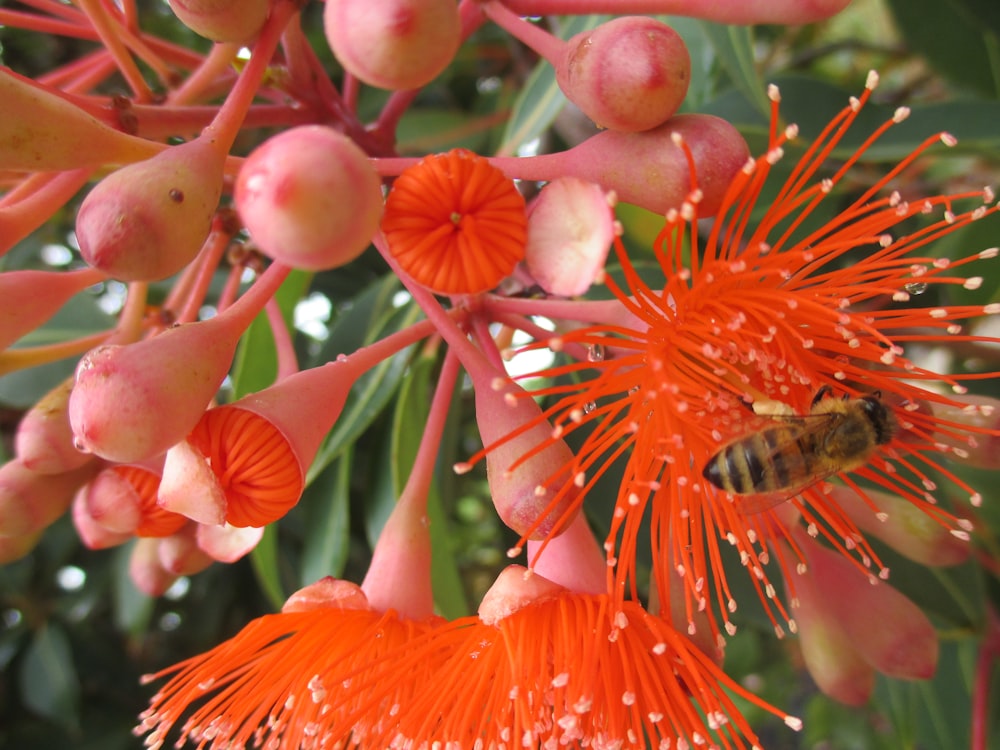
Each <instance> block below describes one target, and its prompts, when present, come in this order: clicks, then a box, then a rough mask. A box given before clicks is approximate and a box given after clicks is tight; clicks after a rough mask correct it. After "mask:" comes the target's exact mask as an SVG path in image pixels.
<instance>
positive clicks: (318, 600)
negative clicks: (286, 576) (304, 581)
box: [281, 576, 371, 612]
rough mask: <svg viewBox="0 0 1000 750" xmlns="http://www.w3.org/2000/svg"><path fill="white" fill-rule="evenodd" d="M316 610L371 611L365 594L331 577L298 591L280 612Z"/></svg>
mask: <svg viewBox="0 0 1000 750" xmlns="http://www.w3.org/2000/svg"><path fill="white" fill-rule="evenodd" d="M317 609H371V607H370V606H369V604H368V599H367V597H365V592H364V591H362V590H361V587H360V586H358V585H357V584H356V583H352V582H351V581H344V580H341V579H339V578H334V577H333V576H326V578H321V579H319V580H318V581H316V583H310V584H309V585H308V586H306V587H304V588H301V589H299V590H298V591H296V592H295V593H294V594H292V595H291V596H290V597H288V600H287V601H286V602H285V604H284V606H282V608H281V611H282V612H312V611H314V610H317Z"/></svg>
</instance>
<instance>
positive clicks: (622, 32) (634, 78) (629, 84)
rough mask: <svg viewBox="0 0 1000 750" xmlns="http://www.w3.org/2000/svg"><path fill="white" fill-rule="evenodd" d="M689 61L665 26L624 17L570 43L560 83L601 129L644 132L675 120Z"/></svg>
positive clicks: (559, 69)
mask: <svg viewBox="0 0 1000 750" xmlns="http://www.w3.org/2000/svg"><path fill="white" fill-rule="evenodd" d="M690 80H691V57H690V56H689V55H688V51H687V47H686V46H685V44H684V40H683V39H681V37H680V35H679V34H678V33H677V32H676V31H674V30H673V29H672V28H670V27H669V26H667V25H666V24H665V23H663V22H662V21H658V20H656V19H654V18H646V17H643V16H623V17H619V18H615V19H612V20H610V21H608V22H606V23H603V24H601V25H600V26H598V27H597V28H595V29H591V30H589V31H583V32H581V33H579V34H577V35H576V36H574V37H573V38H572V39H570V40H569V41H568V42H567V43H566V51H565V53H564V55H563V59H562V60H561V62H560V64H558V65H557V66H556V81H558V83H559V87H560V88H561V89H562V90H563V93H565V94H566V98H567V99H569V100H570V101H571V102H573V103H574V104H576V105H577V106H578V107H579V108H580V109H581V110H582V111H583V113H584V114H585V115H587V117H589V118H590V119H591V120H593V121H594V122H595V123H596V124H597V126H598V127H601V128H608V129H610V130H623V131H629V132H634V131H641V130H649V129H650V128H655V127H656V126H657V125H660V124H661V123H663V122H664V121H665V120H666V119H667V118H668V117H670V116H672V115H673V114H674V113H675V112H676V111H677V109H678V107H680V105H681V102H683V101H684V97H685V96H686V95H687V89H688V83H689V82H690Z"/></svg>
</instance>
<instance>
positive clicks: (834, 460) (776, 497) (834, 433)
mask: <svg viewBox="0 0 1000 750" xmlns="http://www.w3.org/2000/svg"><path fill="white" fill-rule="evenodd" d="M830 393H831V389H830V387H829V386H823V387H822V388H820V390H819V391H818V392H817V393H816V397H815V398H814V399H813V401H812V406H811V408H810V410H809V413H808V414H800V415H789V416H775V417H772V418H771V419H770V422H769V423H768V425H767V426H765V427H763V428H762V429H760V430H758V431H756V432H752V433H749V434H747V435H743V436H742V437H738V438H736V439H735V440H732V441H730V442H729V443H727V444H726V445H724V446H723V447H722V448H721V450H719V452H718V453H716V454H715V455H714V456H712V458H711V459H709V461H708V463H707V464H706V465H705V468H704V470H703V471H702V476H703V477H705V479H707V480H708V481H709V482H711V483H712V484H713V485H715V486H716V487H718V488H719V489H720V490H723V491H725V492H728V493H729V494H731V495H733V496H734V497H735V499H736V500H737V502H738V507H739V508H740V510H741V511H743V512H745V513H759V512H761V511H763V510H767V509H768V508H772V507H774V506H775V505H778V504H779V503H782V502H784V501H785V500H788V499H789V498H791V497H794V496H795V495H797V494H798V493H800V492H801V491H802V490H804V489H806V488H808V487H810V486H812V485H813V484H815V483H816V482H819V481H821V480H823V479H826V478H827V477H830V476H833V475H834V474H839V473H841V472H845V471H853V470H854V469H857V468H859V467H861V466H864V465H865V464H866V463H868V462H869V461H870V460H871V458H872V456H873V455H874V454H875V452H876V451H877V450H878V448H879V446H882V445H886V444H887V443H889V442H890V441H891V440H892V438H893V436H894V435H895V432H896V421H895V419H894V418H893V415H892V412H891V411H890V410H889V409H888V408H887V407H886V405H885V404H883V403H882V398H881V394H880V393H878V392H875V393H872V394H870V395H867V396H861V397H860V398H848V397H847V395H846V394H845V395H844V397H843V398H842V399H840V398H832V397H830Z"/></svg>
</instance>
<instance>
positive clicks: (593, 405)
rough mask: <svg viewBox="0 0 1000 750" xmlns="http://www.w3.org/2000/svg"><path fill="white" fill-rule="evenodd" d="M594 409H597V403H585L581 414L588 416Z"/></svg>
mask: <svg viewBox="0 0 1000 750" xmlns="http://www.w3.org/2000/svg"><path fill="white" fill-rule="evenodd" d="M596 408H597V402H596V401H588V402H587V403H585V404H584V405H583V413H584V414H590V413H592V412H593V411H594V409H596Z"/></svg>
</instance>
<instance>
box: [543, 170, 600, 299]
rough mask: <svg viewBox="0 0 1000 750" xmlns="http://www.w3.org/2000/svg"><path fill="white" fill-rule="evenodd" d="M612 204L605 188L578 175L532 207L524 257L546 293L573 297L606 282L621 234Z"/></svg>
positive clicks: (553, 185) (552, 187)
mask: <svg viewBox="0 0 1000 750" xmlns="http://www.w3.org/2000/svg"><path fill="white" fill-rule="evenodd" d="M611 205H612V200H611V198H610V196H608V195H606V194H605V193H604V191H603V190H602V189H601V188H600V186H599V185H597V184H596V183H593V182H588V181H587V180H581V179H579V178H577V177H560V178H558V179H555V180H553V181H552V182H550V183H549V184H548V185H546V186H545V188H544V189H543V190H542V192H541V194H540V195H539V196H538V198H536V199H535V201H534V202H533V203H532V204H531V206H530V208H529V213H528V242H527V248H526V250H525V258H524V260H525V263H526V264H527V266H528V272H529V273H530V274H531V275H532V276H533V277H534V279H535V281H537V282H538V284H539V286H541V287H542V289H544V290H545V291H546V292H548V293H549V294H557V295H560V296H564V297H572V296H575V295H578V294H583V293H584V292H586V291H587V290H588V289H589V288H590V285H591V284H593V283H594V282H596V281H600V279H601V278H603V276H604V262H605V260H606V259H607V257H608V250H609V249H610V248H611V242H612V240H613V239H614V236H615V217H614V212H613V211H612V210H611Z"/></svg>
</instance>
